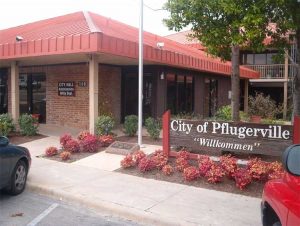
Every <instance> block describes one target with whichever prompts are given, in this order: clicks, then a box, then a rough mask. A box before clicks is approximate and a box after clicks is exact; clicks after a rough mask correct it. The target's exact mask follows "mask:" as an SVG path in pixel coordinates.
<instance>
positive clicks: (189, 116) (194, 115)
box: [171, 112, 203, 120]
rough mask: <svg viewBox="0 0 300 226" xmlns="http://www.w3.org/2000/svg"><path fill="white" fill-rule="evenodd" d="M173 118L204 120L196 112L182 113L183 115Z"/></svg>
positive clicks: (179, 114) (173, 117) (173, 116)
mask: <svg viewBox="0 0 300 226" xmlns="http://www.w3.org/2000/svg"><path fill="white" fill-rule="evenodd" d="M171 117H172V119H188V120H201V119H203V116H202V115H200V114H197V113H195V112H190V113H187V112H181V113H178V114H176V115H172V116H171Z"/></svg>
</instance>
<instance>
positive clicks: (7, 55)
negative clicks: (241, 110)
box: [0, 32, 259, 79]
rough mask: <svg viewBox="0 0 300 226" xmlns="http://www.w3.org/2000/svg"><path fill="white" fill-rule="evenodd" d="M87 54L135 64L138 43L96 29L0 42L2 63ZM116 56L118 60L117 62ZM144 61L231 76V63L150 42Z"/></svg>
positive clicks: (246, 73)
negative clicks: (188, 53) (156, 46)
mask: <svg viewBox="0 0 300 226" xmlns="http://www.w3.org/2000/svg"><path fill="white" fill-rule="evenodd" d="M87 54H103V55H104V56H106V57H109V56H110V58H111V59H110V61H113V62H110V63H112V64H117V65H118V64H123V62H124V61H127V63H128V64H134V63H137V59H138V43H137V42H133V41H128V40H124V39H120V38H116V37H112V36H108V35H105V34H103V33H101V32H95V33H88V34H80V35H71V36H63V37H58V38H47V39H39V40H32V41H22V42H16V43H7V44H0V60H1V61H4V62H7V61H11V60H16V61H22V62H26V61H27V62H31V64H32V65H33V64H38V63H42V62H41V61H42V59H43V58H45V59H46V58H49V59H52V61H53V62H57V61H58V60H59V59H62V61H60V62H61V63H65V62H69V61H70V60H72V59H73V61H72V62H74V61H79V60H80V58H82V56H84V55H87ZM74 55H78V56H74ZM62 56H65V57H62ZM117 59H119V61H121V62H119V63H118V62H117ZM125 59H126V60H125ZM144 60H145V63H146V64H159V65H168V66H173V67H179V68H185V69H190V70H196V71H202V72H208V73H214V74H220V75H227V76H228V75H231V64H230V63H228V62H221V61H219V60H216V59H211V58H209V57H204V56H203V55H201V54H199V57H194V56H189V55H187V54H182V53H178V52H174V51H170V50H163V49H159V48H155V47H152V46H149V45H144ZM32 61H33V62H32ZM240 70H241V77H242V78H249V79H255V78H259V73H258V72H256V71H253V70H251V69H248V68H244V67H241V68H240Z"/></svg>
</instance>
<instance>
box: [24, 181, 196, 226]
mask: <svg viewBox="0 0 300 226" xmlns="http://www.w3.org/2000/svg"><path fill="white" fill-rule="evenodd" d="M26 188H27V190H28V191H31V192H36V193H38V194H41V195H46V196H49V197H52V198H55V199H59V200H63V201H65V202H67V203H74V204H75V203H76V204H79V205H82V206H85V207H87V208H90V209H94V210H97V211H99V212H101V214H108V215H113V216H115V217H119V218H123V219H127V220H131V221H133V222H135V223H139V224H143V225H156V226H187V225H195V224H190V223H189V222H183V221H182V220H180V219H176V218H175V217H174V218H169V217H164V216H161V215H157V214H154V213H150V212H146V211H143V210H139V209H134V208H131V207H128V206H122V205H119V204H115V203H110V202H107V201H97V202H93V201H89V200H85V199H84V198H81V197H80V196H75V195H73V194H70V193H68V192H65V191H62V190H60V189H53V188H49V187H45V186H42V185H40V184H35V183H32V182H29V181H27V186H26Z"/></svg>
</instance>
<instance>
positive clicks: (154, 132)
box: [145, 117, 161, 140]
mask: <svg viewBox="0 0 300 226" xmlns="http://www.w3.org/2000/svg"><path fill="white" fill-rule="evenodd" d="M145 126H146V129H147V132H148V133H149V135H150V137H151V138H152V139H154V140H157V139H158V138H159V134H160V130H161V124H160V122H159V121H158V120H155V119H154V118H151V117H149V118H147V119H146V121H145Z"/></svg>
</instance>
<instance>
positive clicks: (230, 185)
mask: <svg viewBox="0 0 300 226" xmlns="http://www.w3.org/2000/svg"><path fill="white" fill-rule="evenodd" d="M169 162H170V164H171V165H172V166H175V158H170V160H169ZM189 162H190V164H191V165H194V166H196V165H197V162H196V161H193V160H189ZM116 172H120V173H124V174H129V175H132V176H138V177H143V178H148V179H155V180H162V181H167V182H171V183H177V184H184V185H190V186H194V187H200V188H206V189H212V190H217V191H223V192H229V193H234V194H241V195H246V196H251V197H258V198H260V197H261V195H262V191H263V187H264V183H261V182H256V181H254V182H252V183H251V184H250V185H249V186H247V187H246V189H245V190H242V191H241V190H240V189H239V188H237V187H236V186H235V182H234V181H233V180H230V179H228V178H227V177H225V176H224V177H223V180H222V182H220V183H217V184H210V183H208V182H207V181H206V179H205V178H202V177H201V178H199V179H197V180H195V181H191V182H187V181H185V180H184V178H183V176H182V173H181V172H178V171H177V170H174V173H173V174H172V175H171V176H165V175H164V174H163V173H162V172H161V171H159V170H157V169H154V170H152V171H149V172H145V173H142V172H140V171H139V170H138V169H137V168H136V167H135V168H127V169H123V168H120V169H118V170H116Z"/></svg>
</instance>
